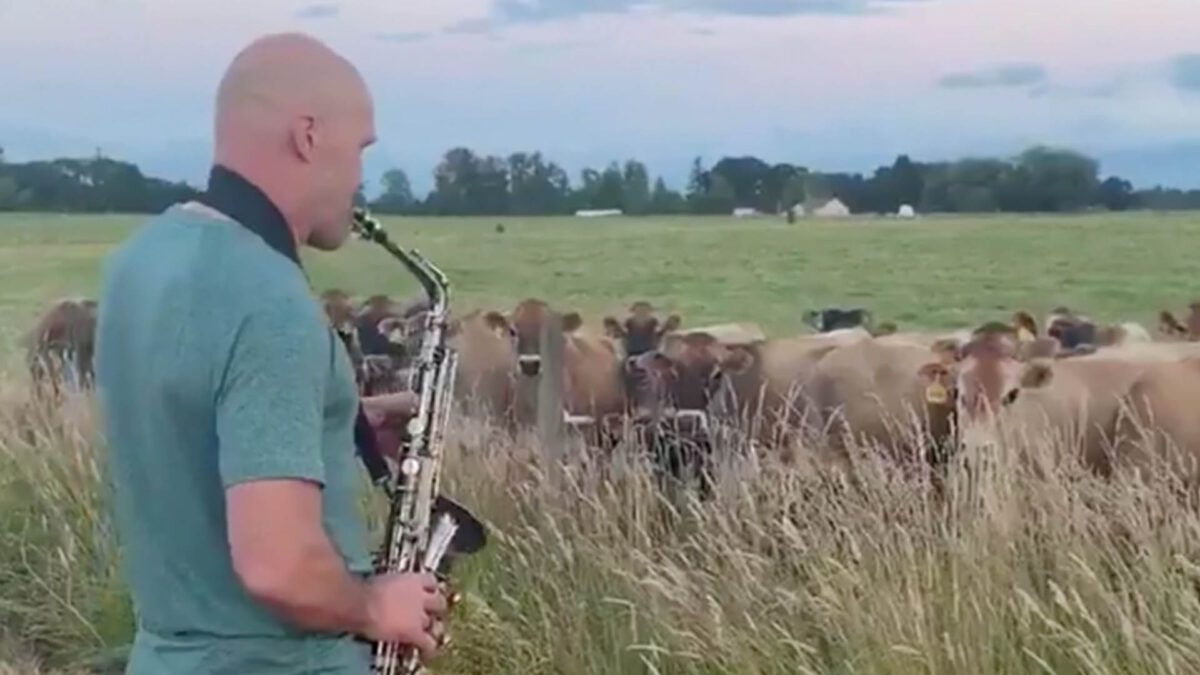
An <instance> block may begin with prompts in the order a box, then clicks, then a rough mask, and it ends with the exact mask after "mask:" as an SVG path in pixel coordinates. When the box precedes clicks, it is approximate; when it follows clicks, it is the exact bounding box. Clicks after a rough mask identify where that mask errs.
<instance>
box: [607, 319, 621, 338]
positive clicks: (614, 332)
mask: <svg viewBox="0 0 1200 675" xmlns="http://www.w3.org/2000/svg"><path fill="white" fill-rule="evenodd" d="M604 332H605V333H608V336H609V337H612V338H616V339H618V340H620V339H621V338H623V337H625V328H624V327H623V326H622V325H621V323H620V322H619V321H617V320H616V319H615V318H614V317H611V316H606V317H604Z"/></svg>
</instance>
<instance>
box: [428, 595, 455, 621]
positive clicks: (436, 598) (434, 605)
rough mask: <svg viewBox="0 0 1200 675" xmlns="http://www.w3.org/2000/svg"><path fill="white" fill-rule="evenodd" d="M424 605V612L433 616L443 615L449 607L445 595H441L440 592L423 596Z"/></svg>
mask: <svg viewBox="0 0 1200 675" xmlns="http://www.w3.org/2000/svg"><path fill="white" fill-rule="evenodd" d="M424 607H425V611H426V612H428V613H430V614H432V615H434V616H435V617H442V616H444V615H445V614H446V610H447V609H449V607H448V606H447V602H446V596H444V595H442V594H441V593H434V594H432V595H427V596H425V603H424Z"/></svg>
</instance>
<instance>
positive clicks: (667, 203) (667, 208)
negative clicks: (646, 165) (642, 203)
mask: <svg viewBox="0 0 1200 675" xmlns="http://www.w3.org/2000/svg"><path fill="white" fill-rule="evenodd" d="M685 207H686V204H685V203H684V200H683V195H681V194H679V193H678V192H676V191H674V190H672V189H670V188H668V187H667V184H666V182H664V181H663V179H662V177H661V176H660V177H659V178H658V180H656V181H654V193H653V194H652V195H651V197H650V212H651V213H664V214H670V213H683V211H684V208H685Z"/></svg>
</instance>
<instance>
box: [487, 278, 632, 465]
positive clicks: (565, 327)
mask: <svg viewBox="0 0 1200 675" xmlns="http://www.w3.org/2000/svg"><path fill="white" fill-rule="evenodd" d="M550 317H556V318H557V319H558V321H559V323H560V327H561V330H562V333H563V350H562V373H561V378H562V394H563V406H564V414H565V415H566V416H567V417H568V418H572V419H574V420H575V421H577V422H581V423H583V424H590V425H592V431H593V433H592V434H591V435H592V436H593V437H595V438H596V439H597V440H598V441H600V442H602V443H603V444H605V445H607V444H608V443H609V442H610V441H611V440H612V432H613V431H614V429H615V427H614V425H615V424H616V423H617V422H619V420H620V419H621V418H622V417H623V416H624V414H625V412H626V402H627V399H626V395H625V380H624V377H623V369H622V366H621V364H622V362H623V360H622V358H621V355H620V354H619V350H618V348H617V346H616V343H615V342H614V341H613V340H612V339H611V338H609V337H607V336H593V335H585V334H582V333H579V332H578V331H579V329H580V328H581V327H582V325H583V319H582V317H580V315H579V313H578V312H565V313H563V312H558V311H555V310H552V309H551V308H550V306H549V305H548V304H547V303H546V302H544V301H542V300H539V299H536V298H527V299H525V300H522V301H520V302H519V303H517V305H516V307H515V308H514V309H513V311H512V312H511V313H510V315H509V316H508V317H500V318H502V319H504V320H505V324H506V325H507V326H508V327H510V328H511V330H512V333H513V335H514V336H515V340H514V351H515V356H516V360H517V373H518V375H519V376H520V378H521V379H523V380H524V381H525V384H526V385H529V384H532V381H533V380H532V378H535V377H537V376H538V375H539V374H541V372H542V359H541V342H542V340H541V336H542V327H543V324H544V322H545V321H546V320H547V319H548V318H550Z"/></svg>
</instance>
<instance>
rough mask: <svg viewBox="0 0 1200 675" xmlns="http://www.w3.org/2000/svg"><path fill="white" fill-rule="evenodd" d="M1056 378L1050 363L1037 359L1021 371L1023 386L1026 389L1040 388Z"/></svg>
mask: <svg viewBox="0 0 1200 675" xmlns="http://www.w3.org/2000/svg"><path fill="white" fill-rule="evenodd" d="M1053 379H1054V369H1053V368H1051V367H1050V365H1049V364H1047V363H1043V362H1041V361H1035V362H1033V363H1030V364H1029V365H1027V366H1025V370H1024V371H1022V373H1021V386H1022V387H1024V388H1025V389H1038V388H1041V387H1044V386H1046V385H1047V384H1050V381H1051V380H1053Z"/></svg>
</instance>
